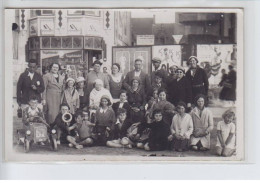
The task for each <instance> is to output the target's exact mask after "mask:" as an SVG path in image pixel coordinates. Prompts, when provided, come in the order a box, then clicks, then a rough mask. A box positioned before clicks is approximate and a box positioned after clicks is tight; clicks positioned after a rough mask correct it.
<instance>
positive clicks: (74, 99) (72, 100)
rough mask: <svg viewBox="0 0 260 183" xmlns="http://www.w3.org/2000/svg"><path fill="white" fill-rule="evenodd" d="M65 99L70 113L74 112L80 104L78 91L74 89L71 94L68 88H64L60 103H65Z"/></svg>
mask: <svg viewBox="0 0 260 183" xmlns="http://www.w3.org/2000/svg"><path fill="white" fill-rule="evenodd" d="M65 101H66V103H67V104H68V105H69V107H70V113H72V114H75V112H76V110H77V109H78V108H79V104H80V102H79V93H78V91H77V90H76V89H74V93H73V95H72V93H71V92H70V91H69V90H68V89H65V90H64V92H63V94H62V97H61V103H63V102H64V103H65Z"/></svg>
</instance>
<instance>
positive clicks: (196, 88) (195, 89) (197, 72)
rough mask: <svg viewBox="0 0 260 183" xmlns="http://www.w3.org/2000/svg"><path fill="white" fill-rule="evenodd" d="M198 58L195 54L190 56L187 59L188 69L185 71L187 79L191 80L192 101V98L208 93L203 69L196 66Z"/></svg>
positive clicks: (207, 82) (206, 79)
mask: <svg viewBox="0 0 260 183" xmlns="http://www.w3.org/2000/svg"><path fill="white" fill-rule="evenodd" d="M198 63H199V61H198V59H197V57H195V56H191V57H190V58H189V60H188V65H189V66H190V68H189V70H188V71H187V72H186V77H187V79H188V80H189V81H190V82H191V87H192V96H193V102H194V98H195V97H196V96H197V95H199V94H203V95H205V96H207V95H208V89H209V81H208V77H207V74H206V72H205V70H204V69H202V68H200V67H199V66H198Z"/></svg>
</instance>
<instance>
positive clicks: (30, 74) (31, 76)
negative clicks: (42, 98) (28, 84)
mask: <svg viewBox="0 0 260 183" xmlns="http://www.w3.org/2000/svg"><path fill="white" fill-rule="evenodd" d="M33 75H34V73H30V72H29V71H28V76H29V77H30V78H31V79H32V78H33Z"/></svg>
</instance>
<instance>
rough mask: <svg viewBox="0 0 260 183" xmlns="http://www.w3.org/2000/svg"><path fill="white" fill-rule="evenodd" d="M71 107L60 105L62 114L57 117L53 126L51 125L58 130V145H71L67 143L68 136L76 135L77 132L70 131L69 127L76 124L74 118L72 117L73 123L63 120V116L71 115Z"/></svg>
mask: <svg viewBox="0 0 260 183" xmlns="http://www.w3.org/2000/svg"><path fill="white" fill-rule="evenodd" d="M69 110H70V108H69V106H68V104H64V103H63V104H61V105H60V113H59V114H58V115H57V116H56V118H55V121H54V123H53V124H51V127H52V128H55V129H56V130H57V144H58V145H60V144H61V143H65V144H67V143H69V142H68V141H67V136H68V135H73V136H74V135H75V132H74V131H73V130H72V131H70V130H69V127H70V126H72V125H73V124H74V118H73V115H72V114H71V115H72V118H71V121H70V122H65V121H63V119H62V116H63V114H65V113H69Z"/></svg>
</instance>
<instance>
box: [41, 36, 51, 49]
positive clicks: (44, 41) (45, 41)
mask: <svg viewBox="0 0 260 183" xmlns="http://www.w3.org/2000/svg"><path fill="white" fill-rule="evenodd" d="M42 48H51V40H50V37H42Z"/></svg>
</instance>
